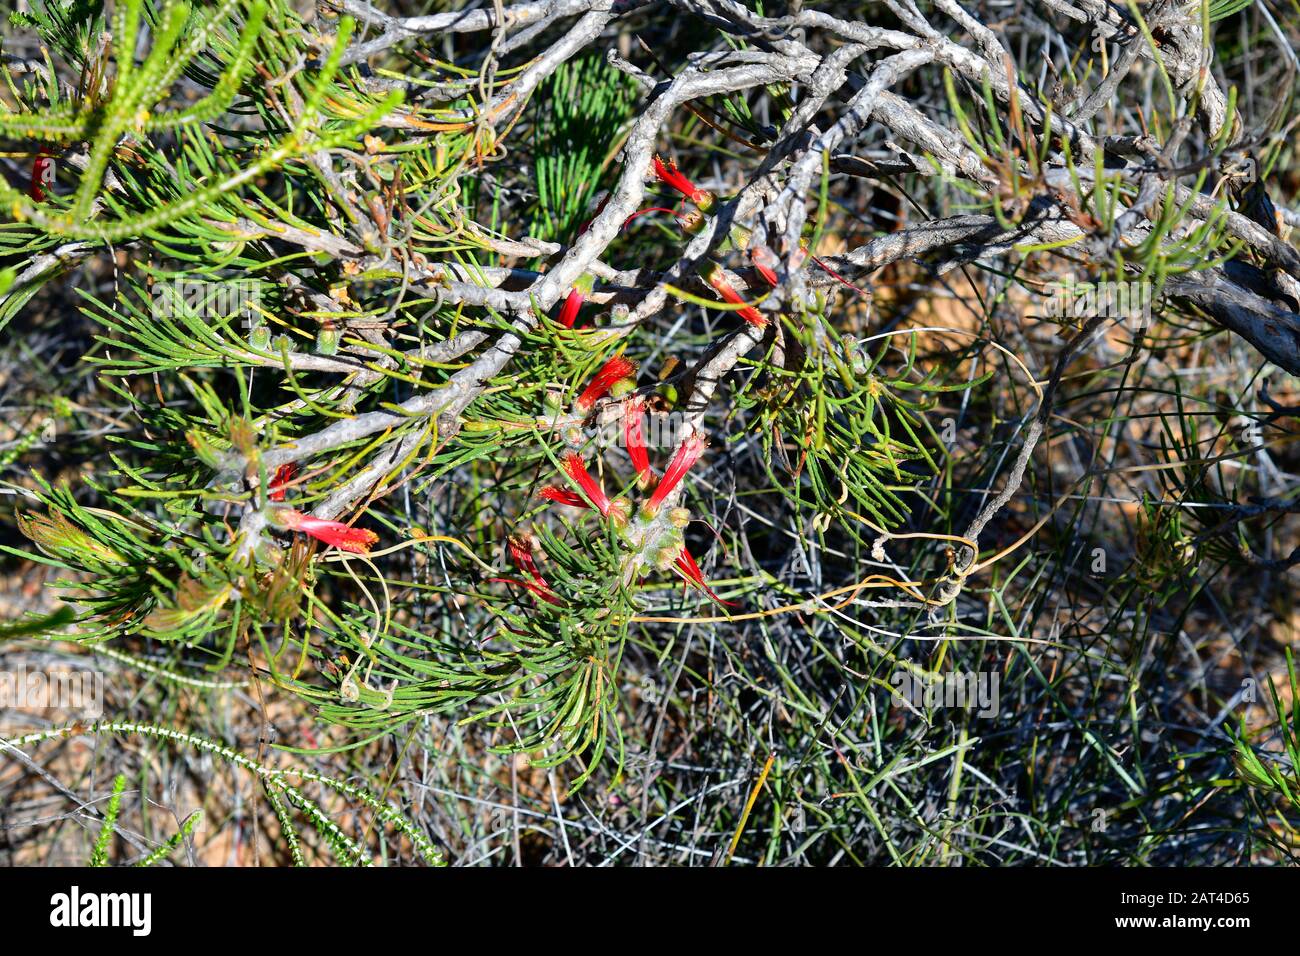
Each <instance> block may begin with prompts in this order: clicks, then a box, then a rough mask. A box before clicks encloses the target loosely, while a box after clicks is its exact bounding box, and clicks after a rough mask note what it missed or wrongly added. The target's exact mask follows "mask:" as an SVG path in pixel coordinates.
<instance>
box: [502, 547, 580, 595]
mask: <svg viewBox="0 0 1300 956" xmlns="http://www.w3.org/2000/svg"><path fill="white" fill-rule="evenodd" d="M507 544H508V546H509V549H510V559H511V560H512V561H514V563H515V565H516V566H517V567H518V568H519V570H521V571H523V572H525V573H526V574H528V576H529V577H531V578H532V579H533V580H532V581H531V582H529V581H520V580H519V579H518V578H492V580H493V581H503V582H505V583H508V584H518V585H519V586H520V587H523V588H526V589H527V590H529V591H531V592H532V593H533V594H535V595H537V597H539V598H540V599H541V600H543V601H545V602H546V603H547V604H555V605H559V604H563V603H564V602H563V601H561V600H560V598H559V596H558V595H557V594H556V593H555V592H554V591H553V590H551V586H550V584H548V583H547V581H546V578H544V577H542V572H541V571H539V570H537V562H536V561H535V560H533V542H532V538H531V537H530V536H528V535H513V534H512V535H511V536H510V537H509V538H508V539H507Z"/></svg>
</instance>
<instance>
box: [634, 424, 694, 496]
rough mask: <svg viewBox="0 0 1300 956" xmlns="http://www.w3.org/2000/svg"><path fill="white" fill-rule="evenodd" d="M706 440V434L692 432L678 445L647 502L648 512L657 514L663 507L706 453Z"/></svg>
mask: <svg viewBox="0 0 1300 956" xmlns="http://www.w3.org/2000/svg"><path fill="white" fill-rule="evenodd" d="M704 448H705V441H704V436H703V435H701V434H700V433H699V432H692V433H691V434H690V436H689V437H688V438H687V439H686V440H685V441H684V442H682V443H681V444H680V445H678V446H677V452H676V454H674V455H673V460H672V461H670V462H669V463H668V468H667V469H666V470H665V471H664V476H663V478H661V479H659V484H658V485H657V486H656V487H655V492H654V494H653V495H651V496H650V500H649V501H647V502H646V505H645V511H646V513H647V514H651V515H653V514H655V513H656V512H658V511H659V509H660V508H661V507H663V503H664V501H665V500H666V499H667V498H668V496H669V495H670V494H672V493H673V489H674V488H676V487H677V486H678V485H679V484H681V481H682V479H683V478H684V477H686V473H687V472H688V471H690V470H691V466H692V465H694V464H695V463H696V462H697V461H699V458H700V456H701V455H702V454H704Z"/></svg>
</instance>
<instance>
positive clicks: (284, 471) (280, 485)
mask: <svg viewBox="0 0 1300 956" xmlns="http://www.w3.org/2000/svg"><path fill="white" fill-rule="evenodd" d="M297 474H298V466H297V465H295V464H294V463H293V462H289V464H287V465H281V466H280V467H279V468H277V469H275V475H274V477H272V478H271V485H270V487H269V488H268V490H267V497H268V498H270V499H271V500H272V501H284V486H285V485H287V484H288V483H289V482H291V481H293V479H294V476H295V475H297Z"/></svg>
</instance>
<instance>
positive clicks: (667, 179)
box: [654, 156, 715, 212]
mask: <svg viewBox="0 0 1300 956" xmlns="http://www.w3.org/2000/svg"><path fill="white" fill-rule="evenodd" d="M654 174H655V178H657V179H658V180H659V181H660V182H661V183H663V184H664V185H665V186H669V187H671V188H672V189H675V190H677V191H678V192H679V193H681V194H682V195H683V196H685V197H686V198H687V199H688V200H690V201H691V202H692V203H694V204H695V205H696V207H697V208H698V209H699V210H700V212H708V211H709V210H710V209H712V208H713V202H714V198H715V197H714V195H713V193H711V192H709V191H708V190H707V189H700V188H699V187H698V186H696V185H695V184H694V183H693V182H691V181H690V180H689V179H687V178H686V176H684V175H683V174H682V172H681V171H680V170H679V169H678V168H677V164H676V163H675V162H673V161H672V160H671V159H670V160H668V161H667V162H664V161H663V160H662V159H660V158H659V157H658V156H656V157H655V158H654Z"/></svg>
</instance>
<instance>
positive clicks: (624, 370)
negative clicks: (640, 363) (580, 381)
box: [574, 355, 636, 415]
mask: <svg viewBox="0 0 1300 956" xmlns="http://www.w3.org/2000/svg"><path fill="white" fill-rule="evenodd" d="M635 375H636V363H635V362H633V361H632V360H631V359H628V358H625V357H623V356H622V355H615V356H614V357H613V358H612V359H610V360H609V361H608V362H606V363H605V364H604V365H602V366H601V367H600V371H598V372H597V373H596V377H595V378H593V379H592V380H591V383H590V384H589V385H588V386H587V387H586V388H584V389H583V390H582V394H581V395H579V396H578V400H577V401H576V402H575V403H574V407H575V408H577V410H578V411H579V412H580V413H581V414H583V415H585V414H587V412H589V411H591V409H592V406H594V405H595V404H596V403H597V402H598V401H600V400H601V399H602V398H604V397H605V396H606V395H609V394H610V393H611V392H614V391H616V386H617V391H618V392H619V393H621V394H616V395H615V396H614V397H615V398H620V397H622V395H626V394H627V391H628V390H630V389H631V388H632V387H635V385H636V379H635Z"/></svg>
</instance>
